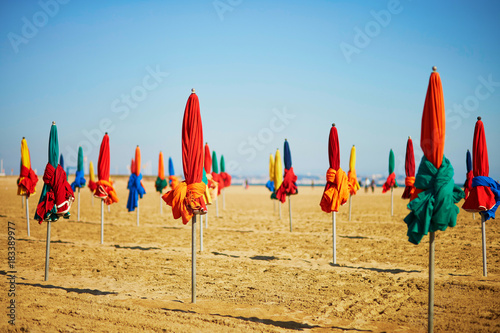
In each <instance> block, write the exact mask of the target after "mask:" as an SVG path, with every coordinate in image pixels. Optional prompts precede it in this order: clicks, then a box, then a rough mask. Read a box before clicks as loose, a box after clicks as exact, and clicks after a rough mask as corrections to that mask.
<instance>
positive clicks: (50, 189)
mask: <svg viewBox="0 0 500 333" xmlns="http://www.w3.org/2000/svg"><path fill="white" fill-rule="evenodd" d="M58 156H59V141H58V137H57V127H56V122H55V121H54V122H52V126H51V128H50V135H49V162H48V163H47V165H46V167H45V171H44V174H43V182H44V184H43V188H42V194H41V195H40V200H39V201H38V206H37V208H36V213H35V219H36V220H38V222H39V223H40V224H41V223H42V221H43V222H47V242H46V250H45V281H47V280H48V279H49V258H50V227H51V222H55V221H57V220H59V218H60V217H61V216H62V217H63V218H65V219H68V218H69V217H70V213H69V210H70V208H71V204H72V203H73V201H74V200H75V197H74V195H73V190H71V186H70V185H69V184H68V181H67V180H66V178H67V177H66V172H64V169H63V168H62V167H61V165H58V163H57V158H58Z"/></svg>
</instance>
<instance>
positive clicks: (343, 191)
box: [319, 124, 350, 265]
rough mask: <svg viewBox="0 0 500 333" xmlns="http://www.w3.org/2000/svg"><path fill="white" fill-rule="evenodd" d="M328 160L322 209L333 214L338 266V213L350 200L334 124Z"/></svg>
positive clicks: (334, 244) (334, 255) (335, 259)
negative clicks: (328, 165) (341, 165)
mask: <svg viewBox="0 0 500 333" xmlns="http://www.w3.org/2000/svg"><path fill="white" fill-rule="evenodd" d="M328 160H329V161H330V168H329V169H328V171H327V172H326V185H325V190H324V191H323V197H322V198H321V202H320V204H319V205H320V206H321V209H322V210H323V211H324V212H326V213H331V212H333V214H332V238H333V264H334V265H336V264H337V241H336V214H335V213H336V212H338V211H339V207H340V206H341V205H344V204H345V203H346V202H347V200H348V199H349V193H350V192H349V183H348V181H347V175H346V173H345V172H344V170H342V168H341V167H340V149H339V136H338V133H337V127H335V124H332V128H331V129H330V136H329V138H328Z"/></svg>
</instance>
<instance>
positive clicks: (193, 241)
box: [191, 214, 196, 303]
mask: <svg viewBox="0 0 500 333" xmlns="http://www.w3.org/2000/svg"><path fill="white" fill-rule="evenodd" d="M191 303H196V214H194V215H193V219H192V228H191Z"/></svg>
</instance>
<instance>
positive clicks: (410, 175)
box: [401, 137, 415, 199]
mask: <svg viewBox="0 0 500 333" xmlns="http://www.w3.org/2000/svg"><path fill="white" fill-rule="evenodd" d="M405 174H406V178H405V190H404V192H403V195H402V196H401V198H403V199H410V198H411V195H412V194H413V192H415V186H414V184H415V154H414V153H413V141H412V140H411V137H408V141H407V142H406V156H405Z"/></svg>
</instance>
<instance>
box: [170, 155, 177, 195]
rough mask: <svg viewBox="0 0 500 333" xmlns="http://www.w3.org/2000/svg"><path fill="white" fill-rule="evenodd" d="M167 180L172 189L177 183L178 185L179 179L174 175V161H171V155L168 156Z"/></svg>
mask: <svg viewBox="0 0 500 333" xmlns="http://www.w3.org/2000/svg"><path fill="white" fill-rule="evenodd" d="M168 182H169V185H170V188H171V189H172V190H173V189H175V188H176V187H177V185H179V179H177V176H176V175H175V170H174V162H173V161H172V157H169V158H168Z"/></svg>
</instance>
